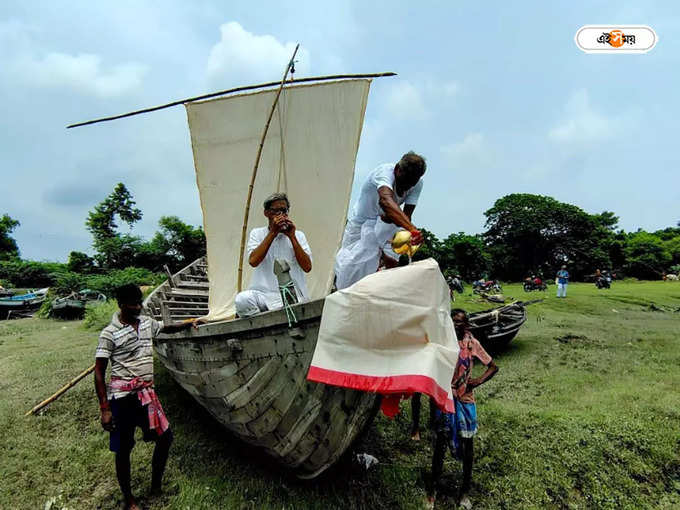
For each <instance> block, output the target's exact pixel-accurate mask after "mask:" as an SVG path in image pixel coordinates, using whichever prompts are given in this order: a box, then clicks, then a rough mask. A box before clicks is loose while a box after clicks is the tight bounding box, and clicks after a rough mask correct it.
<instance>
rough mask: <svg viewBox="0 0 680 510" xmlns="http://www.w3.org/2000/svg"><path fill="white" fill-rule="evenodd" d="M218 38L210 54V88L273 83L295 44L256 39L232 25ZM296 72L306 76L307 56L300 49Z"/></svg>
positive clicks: (306, 53) (307, 72) (234, 23)
mask: <svg viewBox="0 0 680 510" xmlns="http://www.w3.org/2000/svg"><path fill="white" fill-rule="evenodd" d="M220 33H221V38H220V41H219V42H218V43H217V44H215V45H214V46H213V47H212V49H211V50H210V56H209V57H208V68H207V73H208V79H209V81H210V82H211V84H213V85H217V84H218V83H219V84H220V85H223V86H226V85H229V84H235V83H256V82H261V81H275V80H276V79H280V78H281V77H282V76H283V70H284V68H285V65H286V64H287V63H288V61H289V60H290V57H291V55H292V54H293V51H294V50H295V44H296V43H294V42H287V43H285V44H284V43H281V42H279V41H278V40H277V39H276V38H275V37H274V36H272V35H255V34H253V33H251V32H248V31H247V30H245V29H244V28H243V27H242V26H241V25H240V24H238V23H237V22H235V21H231V22H229V23H225V24H223V25H222V26H220ZM295 60H296V61H298V62H297V63H296V72H297V73H299V75H301V76H304V75H308V74H309V70H310V59H309V52H308V51H307V50H306V49H305V48H303V47H300V49H299V50H298V52H297V55H296V57H295Z"/></svg>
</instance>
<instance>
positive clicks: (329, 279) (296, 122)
mask: <svg viewBox="0 0 680 510" xmlns="http://www.w3.org/2000/svg"><path fill="white" fill-rule="evenodd" d="M370 83H371V81H370V80H366V79H359V80H345V81H333V82H323V83H317V84H313V85H299V86H287V87H285V88H284V91H283V93H282V94H281V97H280V99H279V103H278V106H277V108H276V112H275V113H274V117H273V119H272V122H271V125H270V127H269V131H268V134H267V137H266V139H265V143H264V147H263V151H262V157H261V159H260V164H259V168H258V172H257V178H256V180H255V186H254V189H253V197H252V202H251V207H250V215H249V219H248V227H247V229H248V232H250V230H252V229H253V228H254V227H261V226H265V225H266V224H267V220H266V218H265V217H264V215H263V214H262V212H263V206H262V203H263V201H264V199H265V198H266V197H267V196H268V195H270V194H271V193H274V192H277V191H282V192H286V193H287V194H288V197H289V199H290V202H291V210H290V218H291V219H292V220H293V222H294V223H295V225H296V227H297V228H298V229H299V230H302V231H303V232H304V233H305V234H306V236H307V240H308V241H309V244H310V246H311V249H312V254H313V260H314V264H313V267H312V271H311V272H310V273H308V275H307V287H308V290H309V295H310V299H317V298H322V297H325V296H326V295H327V294H328V292H329V291H330V288H331V285H332V283H333V263H334V258H335V253H336V252H337V250H338V248H339V246H340V241H341V239H342V233H343V229H344V227H345V221H346V218H347V208H348V204H349V197H350V193H351V188H352V180H353V177H354V164H355V159H356V154H357V150H358V148H359V138H360V136H361V128H362V125H363V120H364V112H365V109H366V101H367V98H368V91H369V87H370ZM275 95H276V90H266V91H262V92H256V93H252V94H242V95H237V96H230V97H225V98H220V99H213V100H210V101H204V102H196V103H189V104H187V105H186V109H187V117H188V120H189V128H190V130H191V143H192V147H193V153H194V164H195V167H196V181H197V184H198V189H199V192H200V196H201V207H202V209H203V225H204V229H205V234H206V238H207V243H208V278H209V280H210V297H209V307H210V313H209V315H208V316H207V318H208V319H209V320H221V319H226V318H228V317H230V316H232V315H233V314H234V298H235V297H236V294H237V280H238V261H239V250H240V244H241V229H242V226H243V215H244V212H245V206H246V199H247V195H248V186H249V184H250V179H251V176H252V171H253V166H254V163H255V157H256V154H257V149H258V146H259V143H260V140H261V137H262V133H263V130H264V126H265V123H266V120H267V117H268V115H269V112H270V111H271V107H272V104H273V102H274V98H275ZM244 250H245V247H244ZM251 273H252V268H251V267H250V265H249V264H248V257H247V253H246V254H245V255H244V263H243V289H247V288H248V282H249V281H250V275H251Z"/></svg>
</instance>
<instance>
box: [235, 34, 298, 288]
mask: <svg viewBox="0 0 680 510" xmlns="http://www.w3.org/2000/svg"><path fill="white" fill-rule="evenodd" d="M299 47H300V44H299V43H298V45H297V46H295V51H293V56H292V57H290V61H289V62H288V65H287V66H286V71H285V72H284V73H283V78H282V79H281V85H279V90H278V91H277V92H276V97H275V98H274V102H273V103H272V108H271V110H270V111H269V117H268V118H267V123H266V124H265V125H264V132H263V133H262V138H260V146H259V147H258V148H257V156H255V166H254V167H253V175H252V177H251V178H250V186H248V198H247V199H246V212H245V214H244V215H243V229H242V230H241V251H240V253H239V256H238V285H237V290H238V292H241V290H242V285H243V249H244V247H245V244H246V230H247V229H248V215H249V214H250V201H251V199H252V198H253V187H254V186H255V177H257V167H258V166H259V165H260V157H261V156H262V148H263V147H264V141H265V139H266V138H267V131H269V124H270V123H271V121H272V117H273V116H274V111H275V110H276V105H277V104H278V102H279V97H280V96H281V91H282V90H283V86H284V85H285V84H286V78H287V77H288V71H290V68H291V67H292V66H293V61H294V59H295V55H296V54H297V51H298V48H299Z"/></svg>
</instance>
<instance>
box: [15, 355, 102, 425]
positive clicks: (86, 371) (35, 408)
mask: <svg viewBox="0 0 680 510" xmlns="http://www.w3.org/2000/svg"><path fill="white" fill-rule="evenodd" d="M94 367H95V366H94V365H92V366H91V367H90V368H88V369H87V370H85V371H84V372H82V373H81V374H80V375H78V376H77V377H76V378H75V379H73V380H72V381H71V382H69V383H68V384H66V385H65V386H63V387H62V388H61V389H60V390H59V391H57V392H56V393H55V394H54V395H52V396H51V397H50V398H47V399H45V400H43V401H42V402H40V403H39V404H38V405H37V406H35V407H34V408H33V409H31V410H30V411H28V412H27V413H26V414H25V415H24V416H28V415H30V414H35V413H37V412H38V411H40V410H41V409H42V408H43V407H45V406H46V405H47V404H49V403H51V402H54V401H55V400H57V399H58V398H59V397H61V396H62V395H63V394H64V393H66V392H67V391H68V390H69V389H70V388H72V387H73V386H75V385H76V384H78V381H80V380H81V379H82V378H83V377H85V376H86V375H88V374H89V373H91V372H93V371H94Z"/></svg>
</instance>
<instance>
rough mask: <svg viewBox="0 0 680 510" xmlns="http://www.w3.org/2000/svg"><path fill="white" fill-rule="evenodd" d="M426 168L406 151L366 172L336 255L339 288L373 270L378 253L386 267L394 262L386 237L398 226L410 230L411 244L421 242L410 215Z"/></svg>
mask: <svg viewBox="0 0 680 510" xmlns="http://www.w3.org/2000/svg"><path fill="white" fill-rule="evenodd" d="M425 169H426V164H425V159H424V158H423V157H422V156H419V155H418V154H416V153H414V152H408V153H406V154H404V155H403V156H402V158H401V159H400V160H399V162H398V163H396V164H395V163H386V164H384V165H380V166H378V167H377V168H375V169H374V170H373V171H372V172H371V173H370V174H368V177H367V178H366V180H365V181H364V183H363V185H362V186H361V193H360V195H359V199H358V201H357V203H356V205H355V206H354V212H353V214H352V217H351V218H350V219H349V220H348V221H347V225H346V227H345V233H344V235H343V237H342V245H341V247H340V251H338V254H337V256H336V258H335V276H336V283H335V284H336V287H337V288H338V289H344V288H345V287H349V286H350V285H352V284H354V283H356V282H357V281H359V280H361V279H362V278H363V277H364V276H366V275H369V274H371V273H375V272H376V271H377V270H378V267H379V266H380V264H381V257H382V263H383V264H384V265H385V267H388V268H389V267H395V266H397V265H398V260H399V256H398V255H397V254H396V253H394V252H393V251H392V249H391V246H390V245H389V241H390V240H391V239H392V237H393V236H394V234H395V233H396V232H397V231H398V230H399V228H404V229H406V230H408V231H409V232H411V244H421V243H422V242H423V236H422V234H421V233H420V231H419V230H418V229H417V228H416V227H415V225H413V223H411V221H412V219H411V217H412V216H413V211H414V210H415V208H416V204H417V203H418V198H419V197H420V192H421V190H422V189H423V175H424V174H425ZM402 204H403V205H404V209H403V210H402V209H401V206H402Z"/></svg>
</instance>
